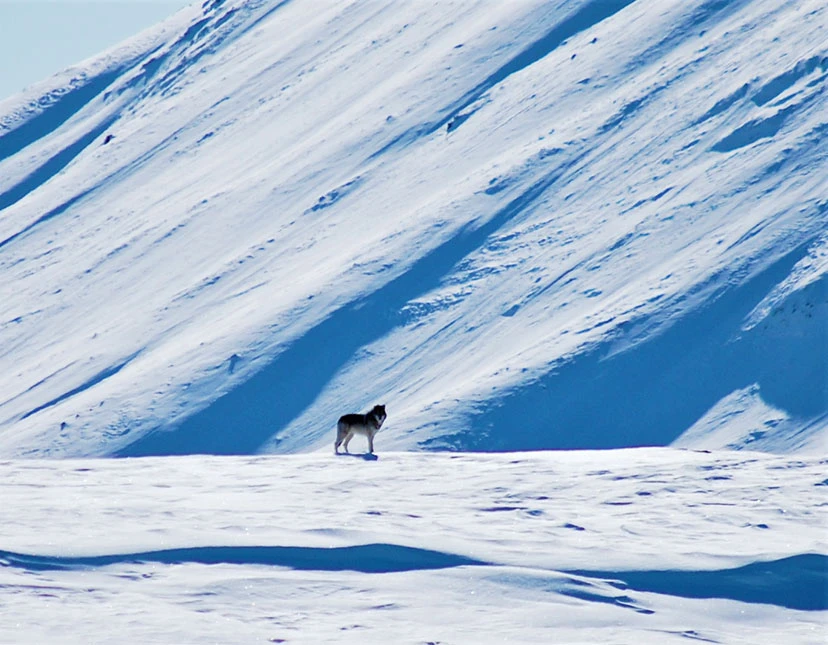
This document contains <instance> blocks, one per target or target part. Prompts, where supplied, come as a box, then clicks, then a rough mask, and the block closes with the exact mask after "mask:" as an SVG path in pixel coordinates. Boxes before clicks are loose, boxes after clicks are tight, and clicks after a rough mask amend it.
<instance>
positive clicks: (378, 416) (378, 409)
mask: <svg viewBox="0 0 828 645" xmlns="http://www.w3.org/2000/svg"><path fill="white" fill-rule="evenodd" d="M371 416H372V417H374V419H375V420H376V424H377V430H379V429H380V428H381V427H382V424H383V423H384V422H385V419H386V418H387V417H388V415H387V414H385V405H375V406H374V407H373V409H372V410H371Z"/></svg>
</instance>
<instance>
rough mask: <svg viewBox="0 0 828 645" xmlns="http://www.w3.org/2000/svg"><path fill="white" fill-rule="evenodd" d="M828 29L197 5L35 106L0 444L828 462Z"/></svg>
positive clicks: (10, 217)
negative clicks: (348, 447)
mask: <svg viewBox="0 0 828 645" xmlns="http://www.w3.org/2000/svg"><path fill="white" fill-rule="evenodd" d="M824 22H825V9H824V7H822V6H821V5H820V3H818V2H801V3H786V4H784V5H782V6H780V5H779V4H778V3H774V2H770V1H761V0H755V1H753V2H721V1H715V2H714V1H703V0H697V1H694V2H669V3H663V4H661V5H659V9H658V10H657V11H654V10H653V9H652V7H649V6H646V5H645V3H641V2H632V1H631V0H618V1H614V2H589V1H583V2H578V3H553V4H552V5H549V4H548V3H544V4H538V5H535V4H530V3H524V4H520V5H518V6H512V5H509V6H505V5H503V6H496V7H492V5H491V4H490V3H485V2H480V3H473V2H470V3H461V4H459V5H457V7H455V10H454V11H446V10H445V8H443V7H442V6H440V5H437V4H434V5H432V4H429V3H425V2H417V3H403V5H399V4H398V3H395V4H393V5H392V4H390V3H389V4H384V3H370V4H369V5H362V4H359V3H356V4H353V3H337V4H330V5H325V6H323V7H319V6H318V5H315V4H312V3H311V4H308V3H301V2H298V3H297V2H242V1H240V0H239V1H236V2H205V3H204V4H203V5H201V6H198V5H193V6H191V7H190V8H188V9H187V10H186V11H182V12H181V13H179V14H178V15H177V16H175V17H173V18H172V19H170V21H168V22H167V23H165V25H163V26H160V27H159V28H158V30H155V31H153V32H148V35H145V36H144V37H142V38H138V39H136V40H135V41H133V43H132V44H131V45H130V46H128V47H124V48H122V49H120V50H115V51H114V53H108V54H107V55H106V56H105V57H104V58H102V59H100V60H94V61H90V62H88V63H85V64H84V65H86V68H85V71H81V72H80V73H79V74H76V75H75V76H74V77H72V78H69V80H68V81H65V82H66V84H65V85H64V86H63V87H62V88H61V87H60V85H59V83H60V82H61V81H60V79H66V78H67V77H66V76H62V77H56V79H53V80H52V81H50V83H51V86H50V87H57V89H55V90H50V92H51V95H52V96H60V97H61V98H60V99H59V100H57V99H56V100H52V102H51V103H49V101H50V99H48V96H49V95H48V94H47V99H46V103H44V105H45V106H46V107H44V108H43V109H41V110H40V111H38V110H34V111H31V110H30V111H28V112H27V111H26V110H23V111H22V112H21V111H20V109H18V107H16V106H19V105H20V104H21V103H20V101H19V100H17V101H16V102H15V101H12V102H11V103H9V102H7V103H6V104H4V106H5V107H7V108H8V112H7V114H6V116H5V117H3V120H2V123H3V124H4V127H5V128H7V129H8V132H6V133H5V134H3V135H0V150H2V151H5V152H3V154H0V182H2V185H0V213H2V216H0V271H1V272H2V275H3V281H2V284H3V287H2V289H3V291H2V298H0V303H2V304H0V307H2V311H0V313H1V314H2V315H0V338H1V339H2V350H0V352H2V354H0V355H1V356H2V360H3V362H4V364H5V365H7V366H8V369H6V370H4V372H3V376H2V379H3V380H2V386H1V387H0V391H2V393H3V397H2V401H0V450H2V452H3V453H4V454H7V455H28V456H35V455H40V456H47V455H51V456H72V455H75V456H79V455H113V454H120V455H139V454H170V453H194V452H211V453H218V454H224V453H236V454H249V453H253V452H259V451H265V452H271V451H275V452H286V451H287V452H294V451H304V450H308V449H315V448H318V447H325V449H327V444H328V443H329V441H330V432H331V427H332V419H336V418H337V416H338V415H339V414H341V413H342V411H343V410H357V409H360V408H362V407H366V406H369V405H371V404H373V403H374V402H377V401H381V402H385V403H387V404H388V406H389V411H390V414H391V417H390V422H389V426H388V429H387V430H386V431H384V434H383V437H382V444H383V446H384V447H386V448H394V449H411V448H418V447H419V448H439V447H449V448H452V449H457V450H464V449H466V450H468V449H473V450H481V449H482V450H492V449H495V450H514V449H527V448H531V449H537V448H573V447H575V448H596V447H623V446H638V445H667V444H670V443H671V442H673V441H675V440H677V439H679V438H680V437H682V435H683V434H684V433H685V432H686V431H688V430H690V429H691V428H692V431H691V432H690V433H689V434H688V435H687V436H685V437H683V438H682V439H681V441H682V445H694V446H702V447H705V446H707V447H718V446H721V445H726V446H730V447H742V446H748V445H750V446H751V447H753V448H761V449H767V450H775V451H790V450H802V449H806V450H819V451H821V450H823V449H824V436H825V432H824V430H825V426H826V423H825V418H826V401H828V396H826V383H825V373H826V359H825V354H824V353H820V352H814V351H812V350H811V348H813V347H814V346H815V345H814V344H815V343H816V344H817V346H818V345H819V344H824V343H825V342H826V331H825V326H824V320H825V319H826V288H825V280H824V277H823V276H824V275H825V266H824V262H821V261H818V259H819V258H822V257H824V254H825V237H824V235H821V233H823V232H824V228H825V220H826V212H828V211H826V203H828V202H826V201H825V199H826V198H825V195H826V191H825V188H826V180H825V177H826V172H825V171H826V169H828V165H826V158H825V146H824V145H822V142H823V137H824V131H825V110H824V109H822V108H823V104H824V101H822V100H821V99H823V98H824V86H825V81H826V76H827V75H828V52H826V50H825V48H824V42H825V41H824V34H823V31H824ZM78 79H87V80H86V81H83V82H81V81H79V80H78ZM27 100H30V101H31V100H33V99H27ZM36 104H37V103H33V105H36ZM309 108H312V109H309ZM52 113H55V115H53V116H47V115H49V114H52ZM21 115H22V116H21ZM794 303H799V306H795V304H794ZM763 312H764V313H763ZM760 319H761V320H762V323H759V322H758V321H759V320H760ZM58 329H59V330H60V331H59V333H55V331H56V330H58ZM712 358H715V360H712V362H711V359H712ZM700 368H705V369H700ZM636 370H641V375H640V377H639V376H635V377H631V376H630V375H631V374H633V375H634V374H636V373H637V372H636ZM596 382H597V383H600V386H599V387H595V388H594V391H590V390H589V387H590V386H589V385H588V384H590V383H596ZM585 388H586V389H585ZM740 392H752V394H751V396H752V397H753V399H755V404H754V403H750V404H745V403H738V404H736V405H731V403H729V402H731V401H733V400H734V397H736V398H737V399H738V400H740V401H744V397H741V395H740V394H739V393H740ZM550 394H551V395H550ZM740 397H741V398H740ZM676 406H678V412H677V413H676V414H673V413H672V412H671V411H672V410H674V409H677V408H676ZM723 406H724V408H723ZM722 409H726V410H727V413H725V414H722V413H721V410H722ZM526 410H531V414H530V415H529V419H528V421H529V423H528V425H527V424H525V423H522V424H521V427H516V424H515V422H514V419H515V418H517V417H518V416H521V417H525V416H526V412H525V411H526ZM780 419H783V420H784V422H782V423H780ZM493 428H494V429H496V430H492V429H493ZM504 428H505V429H506V431H504V430H503V429H504ZM699 428H702V430H699ZM757 441H758V443H757Z"/></svg>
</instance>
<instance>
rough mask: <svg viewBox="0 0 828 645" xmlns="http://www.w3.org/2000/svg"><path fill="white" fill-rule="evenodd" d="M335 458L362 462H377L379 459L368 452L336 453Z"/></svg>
mask: <svg viewBox="0 0 828 645" xmlns="http://www.w3.org/2000/svg"><path fill="white" fill-rule="evenodd" d="M336 456H337V457H355V458H356V459H362V460H363V461H377V459H379V457H377V456H376V455H374V454H371V453H370V452H363V453H359V452H337V453H336Z"/></svg>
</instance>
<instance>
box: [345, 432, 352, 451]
mask: <svg viewBox="0 0 828 645" xmlns="http://www.w3.org/2000/svg"><path fill="white" fill-rule="evenodd" d="M353 438H354V433H353V432H349V433H348V436H347V437H345V452H350V451H349V450H348V444H349V443H351V439H353Z"/></svg>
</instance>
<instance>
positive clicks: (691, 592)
mask: <svg viewBox="0 0 828 645" xmlns="http://www.w3.org/2000/svg"><path fill="white" fill-rule="evenodd" d="M567 573H570V574H573V575H578V576H583V577H586V578H600V579H604V580H606V581H607V582H608V583H609V584H611V585H613V586H614V587H616V588H617V589H621V590H626V589H630V590H633V591H640V592H649V593H658V594H665V595H669V596H679V597H681V598H726V599H729V600H737V601H739V602H747V603H759V604H767V605H777V606H779V607H786V608H788V609H799V610H804V611H824V610H826V609H828V555H822V554H817V553H805V554H800V555H794V556H791V557H788V558H782V559H781V560H772V561H769V562H753V563H751V564H748V565H745V566H743V567H738V568H735V569H723V570H718V571H569V572H567Z"/></svg>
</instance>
